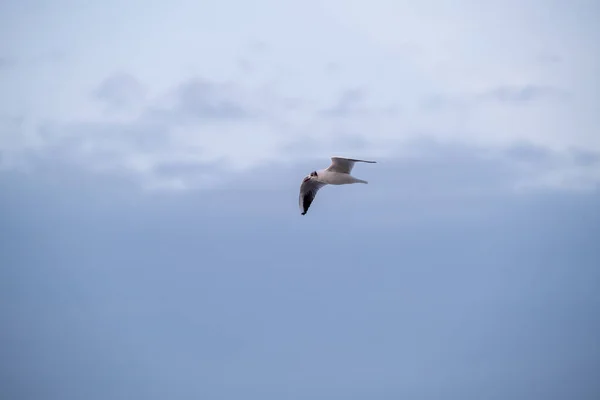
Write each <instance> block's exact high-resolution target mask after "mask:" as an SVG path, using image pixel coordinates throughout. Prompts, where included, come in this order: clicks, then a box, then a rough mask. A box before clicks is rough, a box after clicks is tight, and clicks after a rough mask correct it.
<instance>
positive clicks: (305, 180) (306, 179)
mask: <svg viewBox="0 0 600 400" xmlns="http://www.w3.org/2000/svg"><path fill="white" fill-rule="evenodd" d="M307 181H310V176H307V177H306V178H304V180H303V181H302V183H304V182H307Z"/></svg>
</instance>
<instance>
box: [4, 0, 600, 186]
mask: <svg viewBox="0 0 600 400" xmlns="http://www.w3.org/2000/svg"><path fill="white" fill-rule="evenodd" d="M111 4H112V3H110V2H108V3H102V4H100V3H99V4H96V5H94V6H93V7H92V8H89V7H85V8H84V7H83V6H81V7H79V6H77V7H64V6H61V5H60V4H58V3H57V5H56V7H55V8H53V11H52V12H51V13H49V14H48V15H35V16H34V15H30V14H26V13H24V11H23V10H20V11H19V10H17V8H15V10H12V14H11V13H10V12H8V11H7V12H6V13H4V15H5V17H4V21H3V22H6V24H4V28H3V29H4V30H8V31H9V32H8V33H10V34H11V35H12V36H15V37H16V36H20V37H22V38H23V40H22V41H21V42H20V43H19V44H17V43H16V42H15V43H11V44H8V45H7V46H8V47H6V49H4V50H5V52H7V54H11V56H12V55H13V54H14V55H16V56H19V55H23V57H16V58H18V59H28V58H31V54H29V53H31V51H32V49H35V50H36V51H38V52H39V53H40V54H42V53H44V54H46V53H48V52H50V51H56V50H60V51H61V52H64V53H65V54H67V55H68V56H67V57H65V58H64V59H63V60H62V61H60V62H57V63H51V64H48V63H45V64H40V63H37V64H35V65H32V66H31V67H30V69H21V68H19V69H17V68H6V69H4V70H2V71H0V83H2V84H3V87H4V88H6V89H5V90H4V91H3V92H2V94H0V110H1V111H2V114H3V115H4V117H2V119H1V120H0V153H1V154H2V157H1V159H0V163H1V165H2V166H3V168H5V169H6V168H22V167H24V166H27V165H29V166H31V165H32V163H34V160H36V159H40V158H41V159H46V158H52V157H54V158H55V159H60V160H62V161H63V162H71V163H73V164H74V165H76V166H77V167H79V168H88V169H91V170H103V171H107V170H112V171H114V170H118V171H123V172H126V173H130V174H133V175H134V176H137V177H138V178H139V179H140V181H141V182H144V183H143V184H144V185H145V186H147V187H154V188H163V187H166V188H176V189H185V188H188V187H191V186H194V185H197V184H202V182H204V184H205V185H209V182H212V181H211V177H210V174H208V173H206V172H199V171H196V170H195V169H194V168H193V166H194V165H200V166H203V165H213V166H221V168H222V170H218V169H217V170H216V171H217V172H215V173H225V172H226V171H230V172H231V171H243V170H247V169H250V168H255V167H259V166H261V165H264V164H265V163H286V162H291V161H293V160H294V159H301V158H304V157H313V156H316V155H319V156H322V157H327V156H328V155H330V154H332V153H343V152H351V154H355V155H356V156H361V157H362V156H364V157H366V156H369V157H394V156H402V155H403V154H407V151H408V152H410V151H412V150H410V149H408V148H407V147H406V146H407V145H408V144H409V143H412V142H414V141H415V140H419V139H420V138H423V137H429V138H432V139H434V140H436V141H438V142H440V143H447V144H452V143H461V144H466V145H471V146H473V147H474V148H478V149H486V148H487V149H491V150H498V151H501V150H502V149H506V148H510V146H512V145H514V144H515V143H521V142H527V143H531V144H532V145H534V146H538V147H541V148H547V149H550V150H551V151H552V152H554V153H553V154H569V152H570V151H571V149H573V148H575V149H580V150H587V151H589V152H591V153H600V135H598V127H599V126H600V117H599V116H598V113H597V111H596V110H597V109H599V108H600V94H599V93H598V91H597V89H596V88H597V87H599V84H600V82H599V80H598V75H597V73H596V71H597V70H598V69H600V57H599V56H598V49H597V46H596V45H595V40H594V39H593V38H594V37H597V34H598V33H600V32H598V31H599V28H598V27H597V24H596V23H595V20H594V18H592V17H591V16H592V15H594V14H595V15H597V11H598V10H597V6H595V5H593V4H590V3H585V2H583V1H580V2H577V1H575V2H571V3H569V6H567V5H566V3H565V5H560V4H557V3H547V2H543V1H516V0H514V1H508V2H506V1H504V2H500V1H497V2H496V1H494V2H485V3H481V2H476V1H471V0H462V1H443V0H438V1H434V0H429V1H423V2H417V3H416V2H408V1H396V0H374V1H370V2H363V1H354V0H352V1H351V0H348V1H346V0H328V1H324V2H317V1H316V0H314V1H307V2H303V3H301V4H300V3H297V2H276V1H268V0H262V1H257V2H252V4H250V3H247V2H243V1H241V0H237V1H235V0H228V1H224V2H222V3H219V4H217V3H213V4H211V5H208V4H206V5H202V4H200V3H198V2H192V1H178V2H177V4H174V3H173V4H170V3H169V4H167V3H160V2H156V4H153V5H152V7H149V6H148V4H147V2H141V1H139V2H138V1H131V2H128V3H127V4H126V6H124V7H122V8H121V9H120V12H119V13H118V14H115V13H112V12H111V10H112V8H111V7H112V5H114V4H112V5H111ZM155 6H156V7H155ZM586 7H587V8H586ZM141 10H143V11H144V12H140V11H141ZM232 10H236V11H235V12H234V11H232ZM542 11H543V12H542ZM7 16H8V17H7ZM9 17H10V19H11V20H10V21H9V20H8V18H9ZM67 21H69V22H70V23H69V24H67V23H66V22H67ZM30 26H38V27H39V28H38V29H39V30H40V32H41V31H44V32H45V33H46V36H45V40H44V41H42V42H39V41H37V42H36V41H35V40H37V39H36V38H38V37H39V35H34V36H35V37H34V36H31V35H29V33H27V32H29V30H26V29H25V28H24V27H30ZM307 27H310V29H307ZM28 29H29V28H28ZM593 32H595V33H596V35H594V34H591V33H593ZM34 39H35V40H34ZM34 42H35V43H34ZM257 43H258V44H260V46H257V45H256V44H257ZM29 44H31V46H29ZM253 44H254V45H253ZM57 47H58V49H57ZM0 50H2V49H0ZM0 56H1V54H0ZM240 59H243V60H244V65H246V67H247V66H248V65H251V66H252V69H251V70H249V69H248V68H240V65H239V60H240ZM332 66H335V68H332ZM249 71H250V72H251V73H250V72H249ZM198 77H202V79H199V78H198ZM94 94H96V98H94V97H93V95H94ZM98 97H100V98H101V100H103V101H104V102H105V104H109V105H110V106H111V107H109V108H106V107H104V106H102V105H101V104H99V103H98ZM344 100H345V101H344ZM125 106H127V107H125ZM336 107H337V108H336ZM323 110H337V112H336V113H335V116H334V118H331V115H323V114H322V113H321V112H322V111H323ZM15 121H26V123H23V122H20V123H15ZM345 139H347V141H345ZM561 157H562V156H561ZM564 160H566V161H564V162H561V163H557V164H555V165H551V166H547V168H549V170H547V171H545V172H543V173H542V171H539V170H538V169H535V168H534V169H527V170H524V173H526V174H529V175H528V177H526V180H527V181H528V182H541V183H544V182H546V183H547V184H548V185H561V186H565V187H568V186H570V185H571V183H573V184H575V183H576V182H581V181H582V179H583V180H584V181H585V182H592V185H593V182H595V180H597V179H600V178H599V176H598V171H599V169H598V168H599V167H598V164H597V163H591V164H587V165H583V164H577V163H576V161H569V160H571V158H569V157H568V156H565V158H564ZM178 163H179V165H187V166H188V167H189V168H188V170H190V171H196V172H195V173H194V174H195V175H194V174H192V173H188V174H186V173H184V172H183V170H184V169H183V167H182V169H179V170H178V172H173V171H172V172H171V173H170V174H167V175H165V174H164V173H162V172H160V171H162V170H163V169H164V168H163V167H164V165H166V164H173V165H175V164H178ZM201 177H203V178H201ZM196 178H197V179H196ZM210 184H213V183H210ZM577 185H579V184H577ZM571 186H572V185H571Z"/></svg>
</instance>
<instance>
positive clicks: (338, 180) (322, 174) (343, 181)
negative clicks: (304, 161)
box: [315, 169, 368, 185]
mask: <svg viewBox="0 0 600 400" xmlns="http://www.w3.org/2000/svg"><path fill="white" fill-rule="evenodd" d="M316 172H317V177H316V178H315V180H316V181H318V182H322V183H326V184H328V185H348V184H351V183H368V182H367V181H363V180H362V179H358V178H355V177H353V176H352V175H350V174H346V173H342V172H335V171H328V170H327V169H320V170H318V171H316Z"/></svg>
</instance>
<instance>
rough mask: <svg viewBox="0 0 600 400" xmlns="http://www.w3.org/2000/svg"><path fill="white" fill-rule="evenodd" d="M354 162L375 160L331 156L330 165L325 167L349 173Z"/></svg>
mask: <svg viewBox="0 0 600 400" xmlns="http://www.w3.org/2000/svg"><path fill="white" fill-rule="evenodd" d="M356 162H364V163H370V164H375V163H376V162H377V161H367V160H356V159H353V158H343V157H331V165H330V166H329V167H327V171H332V172H339V173H342V174H349V173H350V172H352V168H353V167H354V163H356Z"/></svg>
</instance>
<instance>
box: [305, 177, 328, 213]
mask: <svg viewBox="0 0 600 400" xmlns="http://www.w3.org/2000/svg"><path fill="white" fill-rule="evenodd" d="M325 185H327V184H326V183H322V182H317V181H314V180H307V181H304V182H302V185H300V198H299V199H298V200H299V203H300V211H302V215H304V214H306V212H307V211H308V208H309V207H310V205H311V204H312V202H313V200H314V199H315V196H316V195H317V192H318V191H319V189H321V188H322V187H323V186H325Z"/></svg>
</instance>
